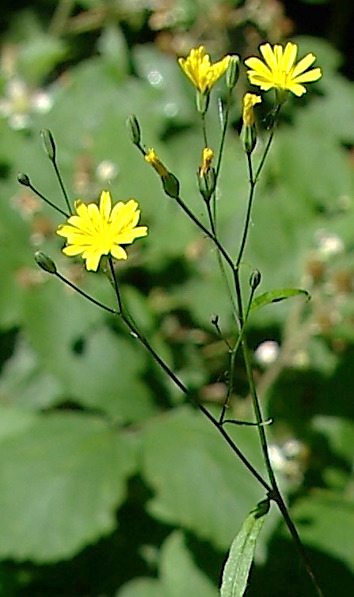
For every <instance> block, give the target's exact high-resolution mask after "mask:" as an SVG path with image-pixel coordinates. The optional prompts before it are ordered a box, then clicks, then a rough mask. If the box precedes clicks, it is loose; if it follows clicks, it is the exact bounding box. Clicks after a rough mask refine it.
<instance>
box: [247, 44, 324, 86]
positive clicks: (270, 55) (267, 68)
mask: <svg viewBox="0 0 354 597" xmlns="http://www.w3.org/2000/svg"><path fill="white" fill-rule="evenodd" d="M259 50H260V52H261V54H262V56H263V59H264V62H263V61H262V60H261V59H260V58H256V57H255V56H252V57H251V58H247V60H245V65H246V66H248V67H249V69H250V70H249V71H247V75H248V79H249V81H250V83H252V85H258V87H260V88H261V89H263V91H268V90H269V89H271V88H272V87H275V89H277V90H279V91H291V92H292V93H294V95H297V96H298V97H300V96H301V95H303V94H304V93H306V87H305V86H304V85H303V83H310V82H312V81H317V80H318V79H320V78H321V77H322V71H321V69H320V68H312V69H311V70H308V68H309V67H310V66H311V65H312V64H313V63H314V62H315V60H316V56H315V55H314V54H306V56H304V57H303V58H302V59H301V60H300V61H299V62H298V63H297V64H296V57H297V53H298V46H297V44H293V43H291V42H288V43H287V44H286V46H285V48H283V46H281V45H279V44H276V45H275V46H273V47H272V46H271V45H270V44H269V43H266V44H262V45H261V46H260V48H259Z"/></svg>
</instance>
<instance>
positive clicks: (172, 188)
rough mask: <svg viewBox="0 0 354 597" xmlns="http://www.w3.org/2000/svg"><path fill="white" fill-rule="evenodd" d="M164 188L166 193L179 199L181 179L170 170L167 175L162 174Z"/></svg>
mask: <svg viewBox="0 0 354 597" xmlns="http://www.w3.org/2000/svg"><path fill="white" fill-rule="evenodd" d="M161 181H162V186H163V190H164V191H165V193H166V195H168V196H169V197H172V199H178V197H179V181H178V179H177V178H176V177H175V175H174V174H172V172H168V173H167V175H165V176H161Z"/></svg>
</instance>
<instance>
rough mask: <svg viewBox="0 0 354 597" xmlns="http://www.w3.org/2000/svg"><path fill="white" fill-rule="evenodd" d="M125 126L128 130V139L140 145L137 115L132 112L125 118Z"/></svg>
mask: <svg viewBox="0 0 354 597" xmlns="http://www.w3.org/2000/svg"><path fill="white" fill-rule="evenodd" d="M127 127H128V131H129V136H130V140H131V142H132V143H134V145H140V141H141V132H140V126H139V122H138V119H137V117H136V116H135V115H134V114H130V116H128V118H127Z"/></svg>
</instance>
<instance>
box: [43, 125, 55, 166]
mask: <svg viewBox="0 0 354 597" xmlns="http://www.w3.org/2000/svg"><path fill="white" fill-rule="evenodd" d="M41 137H42V141H43V145H44V150H45V152H46V154H47V156H48V157H49V159H50V160H52V161H54V160H55V154H56V148H55V143H54V138H53V135H52V133H51V132H50V130H48V129H42V130H41Z"/></svg>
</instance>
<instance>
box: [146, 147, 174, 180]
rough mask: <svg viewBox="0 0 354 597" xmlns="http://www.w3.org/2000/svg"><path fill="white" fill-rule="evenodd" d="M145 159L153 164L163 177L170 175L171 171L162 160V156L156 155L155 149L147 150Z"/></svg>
mask: <svg viewBox="0 0 354 597" xmlns="http://www.w3.org/2000/svg"><path fill="white" fill-rule="evenodd" d="M144 159H145V161H146V162H147V163H148V164H151V166H152V167H153V168H155V170H156V172H157V173H158V174H159V176H161V178H167V177H168V174H169V172H168V170H167V168H166V167H165V166H164V165H163V163H162V162H161V160H160V158H159V157H158V156H157V155H156V152H155V150H154V149H149V150H148V151H147V152H146V154H145V156H144Z"/></svg>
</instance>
